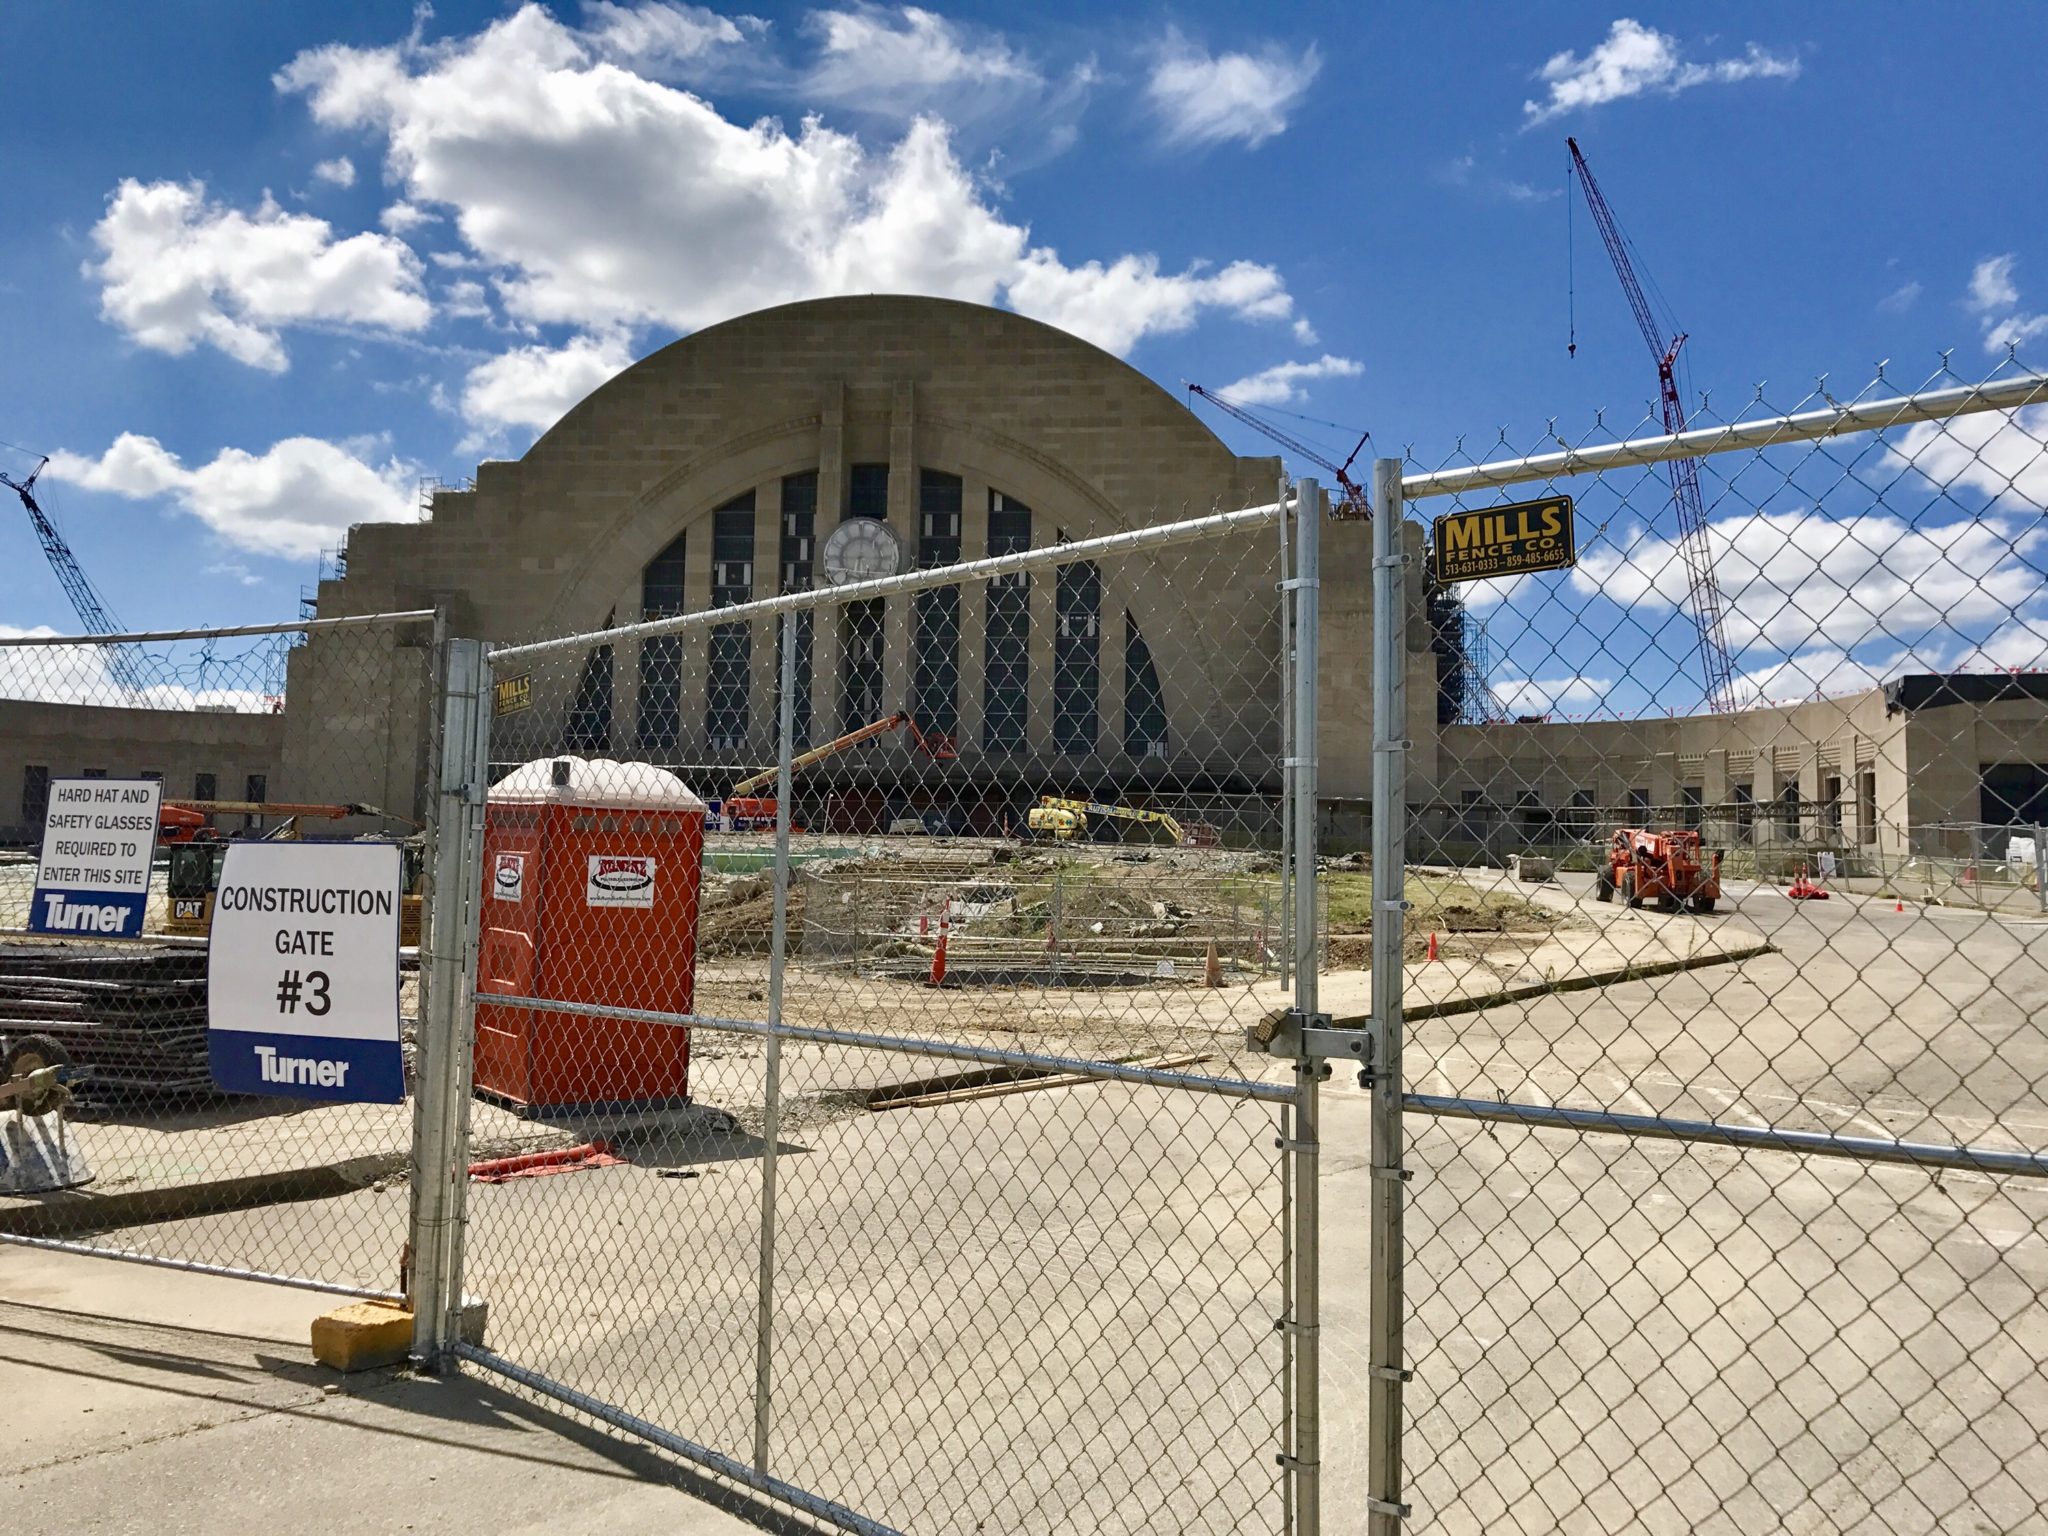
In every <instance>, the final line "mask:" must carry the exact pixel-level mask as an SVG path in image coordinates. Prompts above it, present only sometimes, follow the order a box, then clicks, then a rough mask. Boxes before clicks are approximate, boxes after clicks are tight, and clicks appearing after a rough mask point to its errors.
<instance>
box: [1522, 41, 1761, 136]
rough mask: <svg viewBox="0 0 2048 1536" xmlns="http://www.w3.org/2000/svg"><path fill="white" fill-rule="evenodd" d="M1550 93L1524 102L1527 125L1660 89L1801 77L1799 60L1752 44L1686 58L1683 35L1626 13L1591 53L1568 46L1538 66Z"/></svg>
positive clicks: (1661, 91) (1667, 91)
mask: <svg viewBox="0 0 2048 1536" xmlns="http://www.w3.org/2000/svg"><path fill="white" fill-rule="evenodd" d="M1536 77H1537V79H1539V80H1541V81H1542V82H1543V85H1544V88H1545V91H1546V94H1545V97H1544V99H1543V100H1542V101H1525V102H1523V103H1522V116H1523V119H1524V123H1525V126H1528V127H1534V126H1535V125H1536V124H1538V123H1546V122H1549V121H1550V120H1551V119H1552V118H1555V117H1562V116H1564V115H1565V114H1566V113H1567V112H1577V111H1582V110H1584V109H1586V108H1588V107H1597V106H1601V105H1604V104H1605V103H1607V102H1610V101H1623V100H1626V99H1627V98H1628V97H1631V96H1641V95H1644V94H1645V93H1648V92H1656V93H1658V94H1660V95H1665V96H1676V95H1677V94H1678V93H1679V92H1680V91H1689V90H1691V89H1692V88H1693V87H1694V86H1698V85H1729V84H1733V83H1735V82H1736V81H1740V80H1796V79H1798V78H1799V60H1798V58H1797V57H1796V56H1794V55H1792V54H1779V53H1771V52H1769V51H1768V50H1766V49H1765V48H1763V47H1762V46H1760V45H1759V44H1756V43H1751V44H1749V45H1748V47H1747V48H1745V49H1744V50H1743V52H1742V53H1740V54H1738V55H1736V56H1734V57H1732V58H1725V59H1715V60H1712V61H1710V62H1708V63H1704V64H1702V63H1698V62H1695V61H1693V60H1690V59H1687V58H1686V57H1684V54H1683V52H1682V50H1681V49H1680V47H1679V44H1678V39H1676V38H1675V37H1673V36H1671V35H1670V34H1669V33H1667V32H1659V31H1658V30H1657V29H1656V28H1654V27H1646V26H1644V25H1643V24H1642V23H1641V22H1639V21H1636V20H1634V19H1632V18H1630V17H1627V16H1623V17H1621V18H1620V19H1619V20H1617V21H1616V22H1615V23H1614V25H1613V26H1612V27H1610V28H1609V29H1608V32H1607V36H1606V38H1605V39H1604V40H1603V41H1601V42H1600V43H1598V44H1596V45H1595V46H1594V47H1592V48H1591V49H1589V50H1588V51H1587V52H1586V54H1585V55H1584V56H1583V57H1581V56H1580V55H1578V54H1576V53H1574V52H1572V51H1571V50H1570V49H1569V48H1567V49H1564V50H1562V51H1560V52H1558V53H1554V54H1552V55H1551V56H1550V57H1549V58H1548V59H1547V60H1545V61H1544V65H1543V67H1542V69H1540V70H1538V71H1537V74H1536Z"/></svg>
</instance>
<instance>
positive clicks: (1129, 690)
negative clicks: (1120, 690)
mask: <svg viewBox="0 0 2048 1536" xmlns="http://www.w3.org/2000/svg"><path fill="white" fill-rule="evenodd" d="M1124 750H1125V751H1126V752H1128V753H1129V754H1130V755H1131V756H1132V757H1164V756H1166V695H1165V694H1164V693H1162V692H1161V691H1160V688H1159V668H1158V667H1156V666H1155V665H1153V662H1152V648H1151V647H1150V646H1148V645H1147V644H1145V637H1144V636H1143V635H1142V634H1140V633H1139V632H1138V621H1137V620H1136V619H1134V618H1132V617H1131V611H1130V609H1128V608H1126V609H1125V610H1124Z"/></svg>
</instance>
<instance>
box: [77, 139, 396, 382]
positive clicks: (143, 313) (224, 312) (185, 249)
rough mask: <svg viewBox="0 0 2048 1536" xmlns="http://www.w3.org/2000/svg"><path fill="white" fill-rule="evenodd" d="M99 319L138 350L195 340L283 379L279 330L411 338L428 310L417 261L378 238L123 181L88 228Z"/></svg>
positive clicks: (175, 348)
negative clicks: (340, 330) (323, 326)
mask: <svg viewBox="0 0 2048 1536" xmlns="http://www.w3.org/2000/svg"><path fill="white" fill-rule="evenodd" d="M92 238H93V243H94V244H95V245H97V246H98V247H99V249H100V253H101V254H100V257H99V259H98V260H97V261H89V262H87V263H86V266H85V273H86V275H87V276H88V277H91V278H95V279H97V280H98V281H99V283H100V285H101V287H100V313H101V314H102V315H103V316H104V317H105V318H106V319H107V320H109V321H111V322H112V323H113V324H115V325H117V326H119V327H120V328H121V329H122V330H123V331H125V332H127V333H128V335H129V336H131V337H132V338H134V340H136V341H137V342H139V343H140V344H141V345H143V346H145V347H150V348H153V349H155V350H156V351H159V352H169V353H172V354H174V355H181V354H183V353H186V352H189V351H191V350H192V348H193V347H194V346H197V345H199V344H200V343H202V342H203V343H205V344H206V345H208V346H211V347H216V348H218V349H219V350H220V351H222V352H225V353H226V354H227V355H228V356H229V357H232V358H234V359H235V360H236V361H238V362H243V363H247V364H249V365H251V366H252V367H256V368H263V369H267V370H269V371H271V372H274V373H281V372H283V371H284V369H285V368H286V367H287V359H286V356H285V349H284V343H283V342H282V341H281V340H280V339H279V336H278V332H279V331H280V329H282V328H283V327H284V326H287V325H293V324H303V323H307V322H326V323H331V324H341V325H355V326H369V327H373V328H379V329H384V330H390V331H416V330H418V329H420V328H421V327H422V326H424V325H425V324H426V323H427V321H428V319H429V318H430V315H431V310H430V307H429V305H428V303H427V300H426V297H425V295H424V294H422V293H421V291H420V264H419V260H418V258H417V257H415V256H414V255H413V253H412V251H411V249H410V248H409V247H407V246H406V245H405V244H404V243H403V242H401V241H398V240H394V239H391V238H390V237H389V236H386V235H376V234H360V235H351V236H349V237H347V238H345V239H336V238H335V235H334V230H333V228H332V226H330V225H329V224H328V223H327V221H326V220H324V219H317V218H314V217H312V216H310V215H308V214H294V213H286V212H285V211H284V210H283V209H281V208H279V207H278V206H277V204H276V203H275V202H274V201H272V200H271V199H270V198H268V197H265V198H264V200H263V202H262V204H261V205H260V206H259V207H258V208H257V209H256V211H255V212H254V213H253V214H249V213H243V212H241V211H239V210H237V209H232V208H224V207H222V206H220V205H219V204H217V203H213V202H210V201H208V199H207V197H206V189H205V187H204V186H202V185H201V184H199V183H198V182H171V181H159V182H148V183H145V182H140V181H134V180H125V181H123V182H122V183H121V185H120V186H119V187H118V188H116V189H115V192H114V195H113V197H112V198H110V199H109V200H108V205H107V212H106V216H105V217H104V218H102V219H101V220H100V221H99V223H98V224H96V225H94V226H93V232H92Z"/></svg>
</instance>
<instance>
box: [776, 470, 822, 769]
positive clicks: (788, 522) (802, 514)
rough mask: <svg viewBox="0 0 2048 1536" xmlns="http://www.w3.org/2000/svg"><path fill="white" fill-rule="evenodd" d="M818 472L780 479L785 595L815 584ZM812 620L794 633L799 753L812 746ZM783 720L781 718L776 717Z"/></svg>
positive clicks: (800, 618) (799, 620)
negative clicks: (800, 749)
mask: <svg viewBox="0 0 2048 1536" xmlns="http://www.w3.org/2000/svg"><path fill="white" fill-rule="evenodd" d="M817 528H818V472H817V471H816V470H814V469H812V470H806V471H805V472H804V473H802V474H800V475H785V476H783V479H782V575H781V583H780V590H781V591H783V592H808V591H810V590H811V587H812V586H813V585H814V584H815V582H816V579H817V574H816V573H817V558H818V549H817ZM811 617H812V616H811V614H810V613H809V612H804V613H799V614H796V615H795V616H794V617H793V618H791V620H790V628H791V629H792V630H793V631H794V632H795V635H796V686H795V688H794V689H792V690H791V692H792V694H793V696H794V702H793V705H792V708H791V710H790V714H791V717H792V718H791V720H790V729H791V732H792V735H793V737H794V740H795V743H796V745H797V746H798V747H799V748H803V747H808V746H809V745H810V744H811ZM775 646H776V650H775V686H776V689H777V690H778V691H777V694H776V708H777V709H778V710H779V709H780V708H781V707H782V706H781V693H780V689H781V687H782V627H781V625H779V624H778V625H777V626H776V630H775ZM777 718H778V719H779V718H780V717H779V716H778V717H777Z"/></svg>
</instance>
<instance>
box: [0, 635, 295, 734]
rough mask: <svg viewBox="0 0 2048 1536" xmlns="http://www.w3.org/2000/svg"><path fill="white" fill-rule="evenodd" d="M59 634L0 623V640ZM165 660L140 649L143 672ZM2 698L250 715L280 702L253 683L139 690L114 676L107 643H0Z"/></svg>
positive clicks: (163, 684)
mask: <svg viewBox="0 0 2048 1536" xmlns="http://www.w3.org/2000/svg"><path fill="white" fill-rule="evenodd" d="M59 633H60V631H58V630H54V629H51V628H50V627H49V626H48V625H41V624H39V625H37V626H36V627H35V628H33V629H20V628H17V627H16V626H14V625H11V624H0V641H5V640H24V639H28V640H42V639H53V638H55V637H56V636H57V635H58V634H59ZM163 659H164V658H163V657H162V655H161V654H150V653H144V654H143V656H142V657H141V658H140V660H141V664H142V667H143V669H144V674H145V676H147V675H148V673H149V672H150V671H152V670H156V668H155V666H154V665H153V664H155V663H160V662H161V661H162V660H163ZM229 668H230V671H231V675H234V676H239V677H248V676H252V675H255V672H256V668H255V667H254V666H253V665H250V664H249V663H247V662H245V663H244V664H243V665H241V666H235V665H234V664H233V663H232V662H231V663H229ZM215 675H216V676H218V675H219V673H218V672H216V673H215ZM0 699H30V700H33V701H35V702H37V703H44V704H96V705H100V706H102V707H106V708H120V709H167V710H174V711H182V712H186V713H190V712H192V711H194V710H201V709H203V710H207V711H209V712H222V711H225V712H229V713H236V714H251V715H262V714H270V713H271V712H273V711H274V710H275V709H276V708H277V706H278V701H277V700H276V699H275V698H274V697H272V696H271V695H269V694H265V693H263V692H261V691H260V690H258V689H254V688H220V687H214V688H193V687H190V686H188V685H186V684H184V683H179V682H175V681H167V680H160V681H156V682H149V683H145V684H144V685H143V686H142V687H141V688H139V689H128V688H124V687H123V686H122V685H121V684H120V683H119V682H118V681H116V680H115V677H114V648H113V647H111V646H105V645H14V646H10V645H0Z"/></svg>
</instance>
